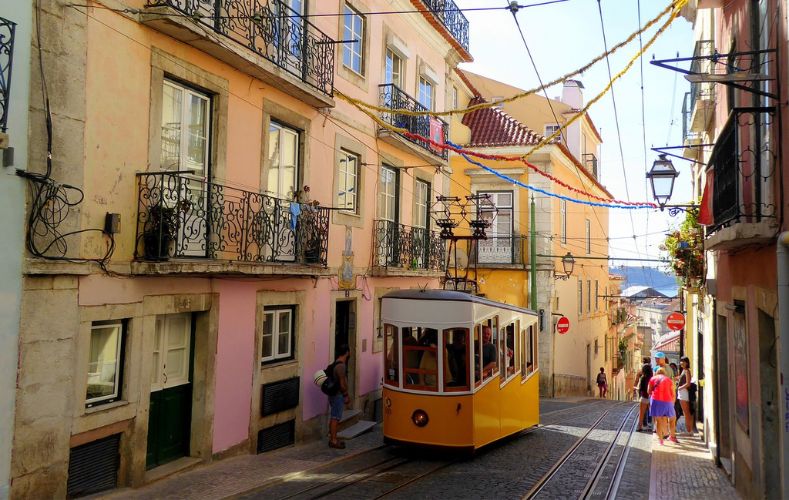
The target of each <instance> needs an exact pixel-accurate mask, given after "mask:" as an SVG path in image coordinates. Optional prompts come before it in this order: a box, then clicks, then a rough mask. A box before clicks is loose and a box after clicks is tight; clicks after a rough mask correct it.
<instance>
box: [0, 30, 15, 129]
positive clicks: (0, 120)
mask: <svg viewBox="0 0 789 500" xmlns="http://www.w3.org/2000/svg"><path fill="white" fill-rule="evenodd" d="M15 31H16V23H13V22H11V21H9V20H8V19H4V18H2V17H0V132H3V133H5V131H6V126H7V125H8V106H9V103H10V102H11V68H12V65H13V62H14V32H15Z"/></svg>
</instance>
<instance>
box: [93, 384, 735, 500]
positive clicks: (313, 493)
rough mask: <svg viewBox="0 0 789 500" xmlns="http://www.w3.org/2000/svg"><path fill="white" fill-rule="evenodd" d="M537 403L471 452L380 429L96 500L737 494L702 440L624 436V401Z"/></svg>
mask: <svg viewBox="0 0 789 500" xmlns="http://www.w3.org/2000/svg"><path fill="white" fill-rule="evenodd" d="M541 408H542V415H543V417H542V425H541V426H540V427H539V428H538V429H534V430H532V431H529V432H525V433H522V434H520V435H517V436H515V437H513V438H511V439H508V440H504V441H503V442H500V443H497V444H495V445H492V446H490V447H488V448H486V449H484V450H482V451H481V452H480V453H478V454H477V455H475V456H474V457H471V458H469V457H466V456H457V455H453V454H447V453H437V452H436V453H425V452H414V451H410V450H403V449H399V448H394V447H391V446H383V444H382V436H381V429H380V426H377V427H376V428H375V429H374V430H373V431H372V432H369V433H367V434H363V435H361V436H359V437H357V438H355V439H352V440H349V441H348V442H347V445H348V448H347V449H345V450H332V449H329V448H328V447H326V445H325V443H323V442H319V443H310V444H307V445H302V446H295V447H290V448H286V449H282V450H278V451H274V452H271V453H266V454H260V455H254V456H242V457H237V458H233V459H229V460H225V461H222V462H220V463H217V464H215V465H207V466H203V467H200V468H198V469H195V470H191V471H188V472H184V473H182V474H179V475H176V476H174V477H170V478H168V479H164V480H162V481H159V482H157V483H154V484H151V485H148V486H145V487H143V488H139V489H136V490H131V489H126V490H120V491H117V492H115V493H114V494H111V495H107V496H104V497H101V498H111V499H138V498H194V499H220V498H239V499H256V498H315V497H326V496H328V497H337V498H340V497H342V498H377V497H379V496H382V495H386V496H388V497H391V498H403V499H406V498H438V497H443V498H524V497H525V498H530V497H535V498H577V497H579V496H581V493H582V492H583V491H585V490H588V491H589V494H588V497H589V498H605V497H606V492H607V491H609V489H610V490H611V491H612V492H615V494H613V495H612V496H610V497H609V498H611V497H613V498H627V499H646V498H655V499H657V498H660V499H666V498H676V499H684V498H688V497H693V498H721V499H728V498H737V494H736V493H735V491H734V489H733V487H732V486H731V484H730V483H729V482H728V480H726V478H725V476H724V475H723V473H722V471H721V470H720V469H718V468H716V467H715V466H714V464H713V463H712V460H711V459H710V456H709V452H708V450H706V449H705V448H704V446H703V443H702V442H701V440H700V438H685V439H682V440H681V441H680V443H679V444H669V443H668V442H667V444H665V445H663V446H660V445H658V444H657V439H656V438H654V435H652V434H645V433H629V432H624V431H625V430H627V429H630V428H632V424H633V423H634V418H635V417H634V416H633V415H634V414H633V413H631V411H630V410H631V409H632V408H633V406H632V405H631V404H629V403H623V402H615V401H601V400H593V399H581V398H578V399H563V400H544V401H543V402H542V404H541ZM598 420H599V424H598V425H597V427H596V428H594V429H592V426H593V425H594V424H595V423H597V421H598ZM620 427H621V428H622V432H621V433H620V434H616V431H617V429H619V428H620ZM590 431H591V432H590ZM587 433H588V436H587V439H586V440H583V437H584V436H585V435H587ZM615 435H616V436H618V437H617V439H616V443H615V444H613V445H612V441H613V439H614V436H615ZM578 443H581V445H579V446H578V448H577V450H576V452H575V453H571V454H570V455H569V457H568V455H567V454H568V453H570V451H571V450H572V448H573V447H574V446H575V445H577V444H578ZM625 444H626V445H627V446H626V447H625V446H624V445H625ZM608 449H611V450H613V453H612V454H611V455H610V458H608V459H606V451H607V450H608ZM565 458H566V459H567V461H566V462H565V463H564V465H563V466H562V467H560V468H558V469H557V470H556V471H555V473H554V474H553V477H552V479H549V480H546V479H545V478H546V477H548V476H549V475H551V473H552V471H553V469H554V468H555V466H556V464H557V463H559V462H560V461H561V460H562V459H565ZM619 464H621V467H620V466H619ZM596 469H599V471H600V474H599V477H597V476H595V474H594V473H595V470H596ZM543 482H544V487H542V489H541V490H538V489H537V486H539V485H540V484H541V483H543Z"/></svg>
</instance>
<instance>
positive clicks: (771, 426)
mask: <svg viewBox="0 0 789 500" xmlns="http://www.w3.org/2000/svg"><path fill="white" fill-rule="evenodd" d="M775 349H776V338H775V320H774V319H773V318H772V316H769V315H768V314H766V313H765V312H764V311H762V310H759V379H760V380H759V386H760V391H761V396H762V405H761V409H762V412H761V413H762V421H761V424H762V446H761V448H762V457H763V458H762V463H763V464H764V477H763V478H762V492H763V495H764V498H781V489H780V487H778V485H780V484H781V472H780V467H781V456H780V453H779V449H780V448H779V447H778V446H775V444H776V443H780V442H781V431H780V425H779V420H778V419H779V415H778V408H779V406H780V402H781V398H780V396H779V392H778V371H777V366H778V358H777V356H776V351H775Z"/></svg>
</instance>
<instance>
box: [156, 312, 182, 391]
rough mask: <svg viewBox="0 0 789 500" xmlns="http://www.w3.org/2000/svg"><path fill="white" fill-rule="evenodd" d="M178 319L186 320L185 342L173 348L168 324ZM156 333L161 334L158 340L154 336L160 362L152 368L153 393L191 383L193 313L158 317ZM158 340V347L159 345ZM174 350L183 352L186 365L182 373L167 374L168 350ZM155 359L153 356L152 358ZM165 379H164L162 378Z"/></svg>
mask: <svg viewBox="0 0 789 500" xmlns="http://www.w3.org/2000/svg"><path fill="white" fill-rule="evenodd" d="M176 317H182V318H183V319H185V320H186V323H185V325H186V328H185V330H184V331H183V333H184V337H183V338H184V342H183V343H182V344H180V345H177V346H171V345H170V341H169V338H168V336H169V332H170V330H169V327H166V326H165V325H166V323H167V322H168V321H170V320H173V319H176ZM156 331H157V332H159V335H158V339H157V335H154V346H153V347H154V349H153V352H154V353H158V356H157V357H156V358H157V359H158V360H159V362H158V366H152V367H151V377H152V378H151V391H159V390H162V389H168V388H170V387H176V386H179V385H184V384H188V383H189V381H190V380H189V375H190V364H191V362H192V356H191V349H192V346H191V343H192V318H191V313H177V314H163V315H160V316H157V317H156ZM157 340H158V345H157ZM173 348H177V349H180V350H182V351H183V354H184V356H185V358H184V363H183V370H182V371H181V373H167V354H168V352H167V351H168V350H171V349H173ZM152 358H153V356H152ZM162 377H163V378H162Z"/></svg>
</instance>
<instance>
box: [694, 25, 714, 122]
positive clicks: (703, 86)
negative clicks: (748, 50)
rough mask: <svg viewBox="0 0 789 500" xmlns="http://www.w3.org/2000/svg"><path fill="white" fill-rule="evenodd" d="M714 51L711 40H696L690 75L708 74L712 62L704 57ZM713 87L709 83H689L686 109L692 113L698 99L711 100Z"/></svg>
mask: <svg viewBox="0 0 789 500" xmlns="http://www.w3.org/2000/svg"><path fill="white" fill-rule="evenodd" d="M714 51H715V44H714V43H713V41H712V40H697V41H696V46H695V48H694V49H693V57H697V58H698V59H694V60H693V62H691V63H690V71H691V73H710V69H711V68H712V64H713V63H712V61H710V60H709V59H705V58H704V56H711V55H712V54H713V52H714ZM713 91H714V87H713V84H712V83H710V82H702V83H691V84H690V107H689V108H688V109H689V110H690V112H691V114H692V113H693V107H694V106H695V105H696V101H697V100H698V99H711V98H712V95H713Z"/></svg>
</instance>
